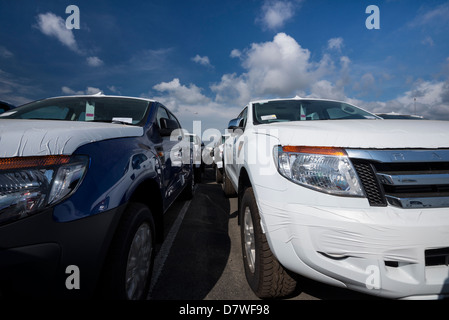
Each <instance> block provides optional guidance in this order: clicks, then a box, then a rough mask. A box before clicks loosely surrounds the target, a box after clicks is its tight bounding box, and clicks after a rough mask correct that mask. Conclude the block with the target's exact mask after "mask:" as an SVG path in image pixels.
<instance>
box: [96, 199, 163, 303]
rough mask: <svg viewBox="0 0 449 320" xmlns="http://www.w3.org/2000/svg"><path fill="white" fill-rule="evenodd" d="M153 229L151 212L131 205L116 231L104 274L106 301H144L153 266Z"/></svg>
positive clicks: (103, 283)
mask: <svg viewBox="0 0 449 320" xmlns="http://www.w3.org/2000/svg"><path fill="white" fill-rule="evenodd" d="M154 246H155V227H154V221H153V216H152V213H151V211H150V209H149V208H148V207H147V206H146V205H144V204H141V203H130V204H129V206H128V208H127V209H126V211H125V212H124V213H123V217H122V219H121V221H120V225H119V226H118V228H117V231H116V234H115V235H114V239H113V240H112V244H111V247H110V251H109V255H108V259H107V260H106V264H105V267H106V269H105V271H104V274H103V281H102V288H101V295H102V297H103V298H106V299H119V300H145V299H146V298H147V295H148V291H149V288H150V280H151V273H152V268H153V262H154V251H155V250H154Z"/></svg>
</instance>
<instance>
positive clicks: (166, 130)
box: [159, 118, 179, 137]
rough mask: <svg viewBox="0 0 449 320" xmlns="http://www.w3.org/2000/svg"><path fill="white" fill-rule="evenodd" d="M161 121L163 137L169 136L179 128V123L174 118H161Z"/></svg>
mask: <svg viewBox="0 0 449 320" xmlns="http://www.w3.org/2000/svg"><path fill="white" fill-rule="evenodd" d="M160 123H161V128H160V130H159V133H160V134H161V136H162V137H169V136H170V135H171V133H172V132H173V131H174V130H176V129H178V128H179V126H178V123H177V122H176V121H175V120H172V119H167V118H161V120H160Z"/></svg>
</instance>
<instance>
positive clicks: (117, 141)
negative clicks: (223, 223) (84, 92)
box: [0, 95, 194, 300]
mask: <svg viewBox="0 0 449 320" xmlns="http://www.w3.org/2000/svg"><path fill="white" fill-rule="evenodd" d="M192 159H193V156H192V153H191V144H190V143H189V140H188V139H187V138H185V131H184V130H183V129H182V128H181V125H180V123H179V121H178V120H177V118H176V117H175V116H174V115H173V113H171V112H170V111H169V110H168V109H167V108H166V107H164V106H163V105H162V104H161V103H159V102H157V101H154V100H150V99H142V98H132V97H120V96H104V95H92V96H67V97H55V98H49V99H44V100H39V101H35V102H31V103H29V104H26V105H23V106H20V107H17V108H15V109H13V110H11V111H8V112H5V113H3V114H1V115H0V296H3V297H7V298H9V297H15V296H20V297H23V296H26V297H37V298H46V297H58V298H68V299H71V298H96V297H101V298H112V299H130V300H131V299H132V300H135V299H145V298H146V296H147V294H148V288H149V285H150V281H151V272H152V264H153V259H154V254H155V245H156V244H157V243H158V242H160V241H163V232H162V228H163V215H164V213H165V212H166V211H167V209H168V208H169V207H170V205H171V204H173V202H174V201H175V200H177V199H178V198H179V197H181V196H182V197H185V198H191V197H192V196H193V192H194V176H193V175H194V174H193V170H192V168H193V160H192Z"/></svg>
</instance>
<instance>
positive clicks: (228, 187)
mask: <svg viewBox="0 0 449 320" xmlns="http://www.w3.org/2000/svg"><path fill="white" fill-rule="evenodd" d="M223 192H224V194H225V197H226V198H231V197H235V196H236V195H237V193H236V192H235V189H234V187H233V186H232V183H231V180H229V178H228V175H227V174H226V170H225V168H224V166H223Z"/></svg>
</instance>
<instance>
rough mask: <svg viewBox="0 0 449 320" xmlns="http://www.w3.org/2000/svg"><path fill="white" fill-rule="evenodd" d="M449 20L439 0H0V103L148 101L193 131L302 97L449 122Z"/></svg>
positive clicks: (448, 5)
mask: <svg viewBox="0 0 449 320" xmlns="http://www.w3.org/2000/svg"><path fill="white" fill-rule="evenodd" d="M69 5H76V6H77V7H78V8H79V11H80V16H79V21H80V28H79V29H68V28H67V27H66V20H67V19H68V18H69V17H70V14H67V13H66V8H67V6H69ZM370 5H375V6H377V7H378V9H379V15H378V18H379V19H378V21H379V23H380V29H368V28H367V27H366V23H365V22H366V20H367V19H369V18H370V16H371V14H372V11H369V12H368V13H366V9H367V7H368V6H370ZM448 16H449V1H442V0H430V1H415V0H384V1H379V0H245V1H242V0H226V1H215V0H183V1H175V0H163V1H159V0H156V1H154V0H152V1H134V0H128V1H110V0H109V1H105V0H96V1H75V0H70V1H62V0H58V1H51V0H46V1H30V0H20V1H17V0H0V100H6V101H9V102H12V103H14V104H22V103H25V102H28V101H31V100H35V99H41V98H46V97H50V96H60V95H70V94H87V93H95V92H98V91H102V92H103V93H105V94H115V95H125V96H138V97H148V98H154V99H157V100H159V101H161V102H162V103H164V104H165V105H167V107H169V108H170V109H171V110H172V111H173V112H174V113H175V114H176V115H177V116H178V118H179V119H180V120H181V122H182V124H183V126H184V127H185V128H186V129H188V130H189V131H191V130H192V129H194V123H196V124H195V128H196V129H195V130H199V129H198V128H201V130H202V131H204V130H206V129H208V128H215V129H217V130H220V131H223V130H224V128H225V126H226V124H227V123H228V121H229V120H230V118H232V117H235V116H236V115H237V114H238V113H239V111H240V110H241V109H242V108H243V107H244V105H245V104H246V103H247V102H248V101H249V100H252V99H259V98H271V97H293V96H295V95H299V96H303V97H318V98H332V99H339V100H345V101H348V102H351V103H354V104H356V105H358V106H360V107H363V108H365V109H367V110H369V111H373V112H398V113H408V114H410V113H415V108H416V113H418V114H420V115H424V116H426V117H428V118H431V119H444V120H449V41H448V35H449V19H448V18H447V17H448ZM72 22H73V21H72ZM415 99H416V101H415ZM194 121H196V122H194ZM199 121H201V122H199Z"/></svg>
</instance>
